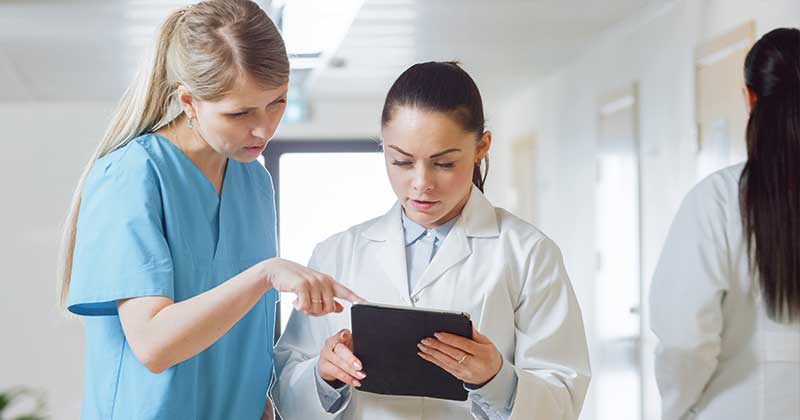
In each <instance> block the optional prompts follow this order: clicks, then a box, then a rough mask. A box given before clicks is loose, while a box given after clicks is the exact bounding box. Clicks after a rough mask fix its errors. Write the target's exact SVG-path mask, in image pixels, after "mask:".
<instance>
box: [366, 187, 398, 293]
mask: <svg viewBox="0 0 800 420" xmlns="http://www.w3.org/2000/svg"><path fill="white" fill-rule="evenodd" d="M401 212H402V206H400V203H395V205H394V207H392V209H391V210H389V212H388V213H386V214H385V215H383V216H381V217H379V218H378V219H376V220H375V223H373V224H372V225H371V226H369V227H368V228H367V229H365V230H364V232H363V233H362V235H363V236H364V237H365V238H367V239H368V240H369V241H371V242H373V244H372V246H373V247H374V249H375V252H374V253H370V254H369V255H364V256H362V258H366V259H365V260H364V261H363V263H364V264H377V265H379V266H380V267H381V269H382V270H383V271H384V273H385V274H386V279H387V280H388V281H389V283H391V284H392V286H393V287H394V288H395V289H397V292H398V293H400V296H403V297H408V280H407V279H408V274H407V269H406V249H405V242H404V237H403V222H402V219H401ZM371 258H374V260H370V259H371Z"/></svg>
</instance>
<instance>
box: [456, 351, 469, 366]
mask: <svg viewBox="0 0 800 420" xmlns="http://www.w3.org/2000/svg"><path fill="white" fill-rule="evenodd" d="M467 356H469V355H468V354H467V353H464V357H462V358H461V360H459V361H458V364H462V363H464V360H467Z"/></svg>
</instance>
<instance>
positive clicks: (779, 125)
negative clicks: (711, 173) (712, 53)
mask: <svg viewBox="0 0 800 420" xmlns="http://www.w3.org/2000/svg"><path fill="white" fill-rule="evenodd" d="M744 76H745V83H746V85H747V87H748V88H749V89H750V91H751V92H752V93H753V94H755V96H756V101H755V104H754V106H753V109H752V111H751V113H750V119H749V121H748V124H747V163H746V164H745V167H744V171H743V172H742V175H741V178H740V179H739V190H740V201H741V209H742V224H743V227H744V233H745V237H746V238H747V250H748V255H749V256H750V269H751V271H753V272H754V273H755V272H757V274H758V281H759V285H760V287H761V294H762V296H763V299H764V302H765V303H766V305H767V310H768V313H769V316H770V318H772V319H774V320H778V321H797V320H800V31H799V30H797V29H785V28H784V29H775V30H773V31H771V32H769V33H768V34H766V35H764V36H763V37H762V38H761V39H760V40H758V42H756V44H755V45H754V46H753V48H752V49H751V50H750V52H749V53H748V54H747V59H746V60H745V65H744Z"/></svg>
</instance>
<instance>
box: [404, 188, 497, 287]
mask: <svg viewBox="0 0 800 420" xmlns="http://www.w3.org/2000/svg"><path fill="white" fill-rule="evenodd" d="M499 234H500V233H499V230H498V227H497V216H496V214H495V209H494V207H493V206H492V205H491V203H489V201H488V200H487V199H486V197H484V195H483V194H482V193H481V192H480V190H478V188H476V187H475V186H473V187H472V191H471V192H470V197H469V199H468V200H467V204H466V205H465V206H464V209H463V210H462V211H461V216H459V219H458V221H457V222H456V224H455V225H454V226H453V229H452V230H451V231H450V233H449V234H448V235H447V238H446V239H445V240H444V242H443V243H442V246H441V248H439V252H437V253H436V256H435V257H433V260H432V261H431V263H430V264H429V265H428V267H427V268H426V269H425V271H423V272H422V275H421V276H420V279H419V281H417V282H416V285H415V287H414V290H413V291H412V293H411V296H412V297H414V296H416V295H417V294H418V293H420V292H421V291H422V290H424V289H425V288H426V287H428V286H430V285H431V284H433V283H434V282H436V280H438V279H439V278H440V277H441V276H442V275H443V274H444V273H445V272H447V270H449V269H451V268H453V267H454V266H455V265H457V264H459V263H461V262H462V261H464V260H465V259H467V258H468V257H469V256H470V255H471V254H472V248H471V246H470V241H469V238H471V237H479V238H489V237H496V236H498V235H499Z"/></svg>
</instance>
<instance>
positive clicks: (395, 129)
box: [273, 62, 590, 420]
mask: <svg viewBox="0 0 800 420" xmlns="http://www.w3.org/2000/svg"><path fill="white" fill-rule="evenodd" d="M381 126H382V130H381V133H382V137H383V149H384V157H385V162H386V171H387V174H388V176H389V181H390V184H391V186H392V189H393V190H394V192H395V195H396V196H397V203H396V204H395V205H394V206H393V207H392V209H391V210H389V212H388V213H386V214H385V215H383V216H380V217H377V218H375V219H372V220H370V221H367V222H364V223H362V224H359V225H356V226H353V227H351V228H350V229H348V230H347V231H345V232H342V233H340V234H337V235H334V236H332V237H331V238H328V239H327V240H325V241H323V242H322V243H320V244H319V245H318V246H317V247H316V249H315V250H314V253H313V255H312V257H311V261H310V262H309V267H311V268H312V269H315V270H318V271H320V272H323V273H327V274H329V275H332V276H334V277H335V278H337V279H340V281H342V282H343V283H342V284H344V285H346V286H347V287H348V288H350V289H352V290H353V291H354V292H355V293H358V294H359V295H360V296H362V297H363V298H365V299H367V300H368V301H369V302H375V303H380V304H389V305H394V306H398V305H399V306H404V307H421V308H428V309H435V310H449V311H457V312H464V313H468V314H470V315H471V319H472V321H473V325H474V326H475V329H474V331H473V338H472V339H467V338H464V337H461V336H456V335H450V334H441V333H437V334H434V336H432V337H428V338H425V339H422V341H421V342H420V343H418V344H417V347H414V346H411V348H409V349H407V351H408V352H410V354H411V355H412V356H413V355H414V352H418V354H417V355H418V356H419V357H420V358H421V359H420V360H419V361H421V362H422V363H431V364H432V365H435V366H434V367H438V368H441V369H443V370H444V371H445V372H447V373H448V374H450V375H452V376H453V377H455V378H457V379H458V380H459V381H461V382H463V383H464V384H465V385H464V387H465V388H466V391H468V397H467V401H451V400H444V399H435V398H425V397H418V396H397V395H382V394H381V395H379V394H373V393H367V392H361V391H359V387H360V386H361V380H363V379H364V378H365V377H368V376H370V375H373V376H372V377H373V378H376V376H374V375H379V374H380V373H376V372H374V371H370V369H369V366H364V365H362V363H361V361H360V360H358V358H357V357H356V356H355V355H354V354H353V340H357V337H354V336H353V334H352V333H351V332H350V330H349V328H350V319H349V316H348V315H349V314H348V313H346V312H345V313H341V314H332V315H330V316H326V317H319V318H312V317H308V316H306V315H304V314H302V313H300V312H297V311H295V312H293V313H292V315H291V317H290V319H289V324H288V326H287V327H286V331H285V332H284V334H283V336H282V337H281V339H280V341H279V342H278V345H277V347H276V349H275V361H276V364H275V367H276V374H277V376H278V381H277V384H276V386H275V387H273V399H274V401H275V404H276V407H277V409H278V412H279V413H280V414H281V416H282V417H283V418H285V419H303V420H312V419H332V418H337V419H364V420H373V419H380V420H400V419H403V420H411V419H420V420H422V419H464V418H476V419H493V420H501V419H503V420H505V419H520V420H522V419H524V420H572V419H577V418H578V415H579V413H580V411H581V407H582V404H583V400H584V396H585V395H586V390H587V387H588V384H589V376H590V369H589V360H588V351H587V346H586V336H585V333H584V328H583V320H582V317H581V311H580V308H579V306H578V302H577V299H576V298H575V294H574V292H573V290H572V285H571V284H570V280H569V277H568V275H567V272H566V269H565V268H564V264H563V261H562V257H561V252H560V251H559V249H558V246H556V244H555V243H554V242H553V241H552V240H551V239H550V238H548V237H547V236H545V235H544V234H543V233H542V232H541V231H539V230H538V229H537V228H535V227H534V226H532V225H530V224H528V223H526V222H524V221H522V220H521V219H519V218H518V217H516V216H514V215H513V214H511V213H509V212H507V211H505V210H503V209H500V208H496V207H494V206H493V205H492V204H491V202H489V200H488V199H487V198H486V197H485V196H484V195H483V189H484V181H485V179H486V167H487V165H486V164H485V163H484V162H485V161H486V156H487V154H488V152H489V146H490V145H491V142H492V133H491V132H490V131H489V130H487V129H486V128H485V120H484V115H483V105H482V102H481V95H480V92H479V91H478V88H477V86H476V85H475V82H474V81H473V80H472V78H471V77H470V76H469V74H467V72H466V71H464V70H463V69H462V68H461V67H460V66H459V65H458V64H457V63H452V62H428V63H419V64H415V65H413V66H411V67H410V68H409V69H407V70H406V71H405V72H403V74H401V75H400V77H399V78H398V79H397V81H395V83H394V84H393V85H392V87H391V89H390V90H389V93H388V94H387V96H386V102H385V104H384V108H383V114H382V121H381ZM353 188H358V186H357V185H354V186H353ZM365 199H366V198H365ZM377 380H379V381H392V378H386V377H383V378H380V379H377Z"/></svg>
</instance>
